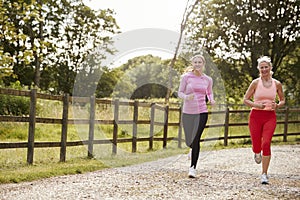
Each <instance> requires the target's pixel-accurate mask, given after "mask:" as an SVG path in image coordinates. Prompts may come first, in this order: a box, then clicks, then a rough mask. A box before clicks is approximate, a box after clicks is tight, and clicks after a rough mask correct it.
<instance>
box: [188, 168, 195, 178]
mask: <svg viewBox="0 0 300 200" xmlns="http://www.w3.org/2000/svg"><path fill="white" fill-rule="evenodd" d="M195 177H196V169H195V168H194V167H190V168H189V178H195Z"/></svg>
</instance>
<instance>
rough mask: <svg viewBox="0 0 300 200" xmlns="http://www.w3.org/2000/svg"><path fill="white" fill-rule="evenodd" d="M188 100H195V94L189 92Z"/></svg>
mask: <svg viewBox="0 0 300 200" xmlns="http://www.w3.org/2000/svg"><path fill="white" fill-rule="evenodd" d="M185 99H186V100H193V99H194V94H189V95H187V96H186V98H185Z"/></svg>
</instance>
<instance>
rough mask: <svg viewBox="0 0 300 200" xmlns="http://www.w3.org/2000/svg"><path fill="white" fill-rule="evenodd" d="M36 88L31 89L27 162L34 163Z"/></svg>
mask: <svg viewBox="0 0 300 200" xmlns="http://www.w3.org/2000/svg"><path fill="white" fill-rule="evenodd" d="M36 93H37V90H36V89H32V90H31V91H30V111H29V112H30V113H29V128H28V146H27V163H28V164H32V163H33V154H34V134H35V122H36V96H37V95H36Z"/></svg>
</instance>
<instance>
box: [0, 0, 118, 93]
mask: <svg viewBox="0 0 300 200" xmlns="http://www.w3.org/2000/svg"><path fill="white" fill-rule="evenodd" d="M4 1H5V2H4ZM1 4H3V7H1V9H0V18H1V19H3V20H2V21H1V22H0V28H1V29H0V31H1V32H0V33H1V34H0V35H1V38H0V39H1V44H0V57H1V58H3V59H2V60H1V61H2V63H1V64H3V65H2V68H3V67H6V68H7V67H10V68H11V69H12V70H13V74H12V76H10V77H7V76H6V77H4V78H3V79H4V81H5V82H6V83H7V84H9V82H14V81H16V80H20V82H21V84H22V85H28V86H31V85H32V84H33V83H34V84H35V85H36V86H38V87H40V88H41V89H42V90H48V89H49V88H53V90H52V91H53V92H54V93H59V92H68V93H72V89H73V88H72V87H73V84H74V81H75V77H76V76H77V74H78V73H79V72H84V73H86V74H90V73H94V72H95V70H97V69H99V68H100V67H101V60H103V59H104V57H105V56H104V55H105V54H106V53H113V50H112V49H113V48H112V47H111V46H110V44H111V35H113V34H114V33H116V31H117V29H118V26H117V24H116V21H115V19H114V18H113V11H112V10H110V9H107V10H99V11H94V10H92V9H91V8H89V7H87V6H85V5H84V4H83V3H82V0H58V1H54V0H38V1H33V0H32V1H31V0H13V1H8V0H3V2H2V3H1ZM97 49H98V51H97ZM99 49H100V50H99ZM90 56H93V57H94V60H93V65H87V64H86V65H84V64H83V62H85V61H86V59H89V58H88V57H90ZM90 64H91V63H90ZM83 67H85V68H83Z"/></svg>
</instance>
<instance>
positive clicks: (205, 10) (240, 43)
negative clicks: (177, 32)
mask: <svg viewBox="0 0 300 200" xmlns="http://www.w3.org/2000/svg"><path fill="white" fill-rule="evenodd" d="M299 4H300V2H299V1H297V0H251V1H249V0H231V1H228V0H209V1H204V0H202V1H201V2H200V3H199V5H198V7H197V9H195V12H194V17H193V18H192V19H191V20H190V22H189V31H188V35H189V36H190V42H189V45H190V46H189V47H190V48H191V49H194V48H195V47H197V48H199V46H202V47H203V48H204V49H205V50H207V51H208V52H209V54H210V55H213V56H214V57H215V58H219V60H220V61H221V62H222V63H223V64H224V63H225V66H226V67H229V66H230V69H229V70H228V68H226V69H224V67H223V66H219V68H220V70H221V71H222V72H224V73H226V70H227V71H228V72H230V73H231V72H233V71H234V72H235V73H238V74H239V77H234V79H236V78H241V77H243V80H248V83H249V82H250V81H251V80H252V79H253V78H256V77H257V74H258V71H257V68H256V67H257V58H258V57H260V56H261V55H268V56H270V57H271V59H272V62H273V71H274V72H276V71H277V70H278V68H279V67H280V65H281V64H282V61H283V59H284V58H285V57H286V56H287V55H289V54H290V53H291V52H293V50H294V49H295V48H297V47H298V46H299V39H300V30H299V27H300V5H299ZM226 76H227V74H226ZM228 76H229V74H228ZM226 81H227V80H226ZM231 81H232V79H230V82H228V81H227V88H235V90H236V91H238V88H237V87H239V86H240V85H241V84H239V83H231ZM234 84H235V85H234ZM236 84H238V85H236ZM247 85H248V84H247ZM243 91H244V90H243Z"/></svg>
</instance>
